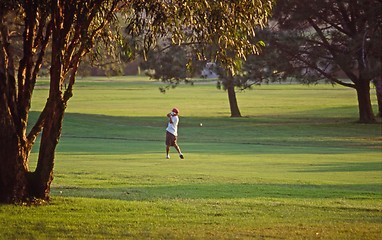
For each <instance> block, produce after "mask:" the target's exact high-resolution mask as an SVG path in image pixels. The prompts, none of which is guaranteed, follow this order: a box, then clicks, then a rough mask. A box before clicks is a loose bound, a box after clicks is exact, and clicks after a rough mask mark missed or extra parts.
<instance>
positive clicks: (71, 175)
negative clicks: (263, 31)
mask: <svg viewBox="0 0 382 240" xmlns="http://www.w3.org/2000/svg"><path fill="white" fill-rule="evenodd" d="M35 98H36V103H35V104H34V105H33V107H34V110H35V111H39V110H40V109H41V106H42V105H43V103H44V102H43V101H45V100H44V99H46V89H45V87H44V84H43V83H42V84H41V86H40V88H39V90H37V92H36V93H35ZM238 99H239V105H240V107H241V110H242V113H243V114H244V115H245V116H246V117H245V118H241V119H231V118H228V117H227V116H229V109H228V101H227V96H226V93H225V92H223V91H218V90H216V89H215V87H214V86H213V85H204V84H199V85H198V84H197V85H196V86H193V87H192V86H180V87H179V88H177V89H175V90H170V91H169V92H168V93H167V94H161V93H160V92H159V91H158V84H157V83H154V82H150V81H148V80H146V79H140V81H135V79H117V78H114V79H112V81H109V80H107V81H99V80H98V79H89V78H88V79H84V80H81V79H79V80H78V84H77V89H75V95H74V97H73V99H72V100H71V102H70V104H69V107H68V109H67V114H66V116H65V122H64V130H63V135H62V138H61V141H60V144H59V147H58V150H57V156H56V166H55V180H54V183H53V186H52V187H53V188H52V203H51V204H50V205H48V206H41V207H18V206H0V238H3V239H9V238H18V239H20V238H37V239H40V238H49V239H51V238H105V239H118V238H132V239H148V238H152V239H158V238H162V239H179V238H180V239H194V238H195V239H205V238H218V239H232V238H239V239H246V238H248V239H252V238H255V239H274V238H276V239H298V238H301V239H317V238H318V239H320V238H322V239H378V238H379V236H380V235H381V234H382V230H381V228H382V213H381V211H382V203H381V199H382V184H381V183H382V176H381V172H382V161H381V160H380V159H381V156H382V154H381V153H382V152H381V140H382V136H381V125H380V124H379V125H362V124H356V123H355V120H356V118H357V107H356V99H355V93H354V92H353V91H352V90H349V89H344V88H341V87H335V88H333V87H331V86H324V85H318V86H310V87H307V86H299V85H287V86H281V85H272V86H261V87H256V88H255V90H253V91H246V92H245V93H239V94H238ZM173 106H177V107H179V109H180V110H181V122H180V137H179V143H180V146H181V147H182V150H183V152H184V153H185V156H186V160H184V161H181V160H179V159H178V158H177V156H176V154H175V153H174V150H173V154H172V158H171V159H170V160H165V159H164V156H165V154H164V145H163V140H164V132H163V131H164V127H165V121H166V118H165V117H164V115H165V114H166V113H167V112H168V111H169V110H170V109H171V108H172V107H173ZM201 122H202V123H203V127H200V126H199V123H201ZM36 157H37V154H36V153H34V154H33V159H32V168H33V164H34V162H35V160H34V159H35V158H36Z"/></svg>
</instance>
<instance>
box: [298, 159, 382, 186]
mask: <svg viewBox="0 0 382 240" xmlns="http://www.w3.org/2000/svg"><path fill="white" fill-rule="evenodd" d="M359 171H379V172H382V162H352V163H328V164H312V165H311V166H310V167H309V169H306V170H298V171H296V172H359ZM381 174H382V173H381ZM380 190H381V191H382V188H381V189H380Z"/></svg>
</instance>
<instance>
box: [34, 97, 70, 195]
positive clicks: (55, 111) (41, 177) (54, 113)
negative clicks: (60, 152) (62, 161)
mask: <svg viewBox="0 0 382 240" xmlns="http://www.w3.org/2000/svg"><path fill="white" fill-rule="evenodd" d="M47 104H49V107H48V116H47V120H46V121H45V124H44V130H43V132H42V135H41V143H40V151H39V157H38V162H37V167H36V170H35V171H34V172H33V173H30V174H29V177H28V180H29V182H30V189H29V192H30V194H31V195H32V196H33V197H35V198H38V199H42V200H45V201H48V200H49V194H50V185H51V183H52V181H53V167H54V159H55V151H56V146H57V144H58V142H59V139H60V136H61V131H62V121H63V118H64V111H65V105H64V104H63V102H62V100H61V99H60V97H59V96H58V97H57V98H56V100H49V102H48V103H47Z"/></svg>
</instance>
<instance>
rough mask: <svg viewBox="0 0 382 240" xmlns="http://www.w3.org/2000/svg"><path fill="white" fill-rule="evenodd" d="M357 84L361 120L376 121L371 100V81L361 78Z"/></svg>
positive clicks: (365, 121) (362, 121)
mask: <svg viewBox="0 0 382 240" xmlns="http://www.w3.org/2000/svg"><path fill="white" fill-rule="evenodd" d="M355 86H356V91H357V98H358V110H359V122H360V123H375V122H376V119H375V116H374V113H373V108H372V105H371V100H370V82H369V81H366V80H363V79H359V81H358V82H356V84H355Z"/></svg>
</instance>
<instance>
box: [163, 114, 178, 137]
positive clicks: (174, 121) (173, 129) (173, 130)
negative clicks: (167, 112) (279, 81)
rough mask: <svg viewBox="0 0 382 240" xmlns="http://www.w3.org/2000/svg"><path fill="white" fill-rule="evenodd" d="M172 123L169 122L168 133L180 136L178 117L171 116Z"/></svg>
mask: <svg viewBox="0 0 382 240" xmlns="http://www.w3.org/2000/svg"><path fill="white" fill-rule="evenodd" d="M171 120H172V123H171V122H170V121H169V122H168V125H167V128H166V131H167V132H169V133H171V134H172V135H174V136H178V122H179V118H178V116H171Z"/></svg>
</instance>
